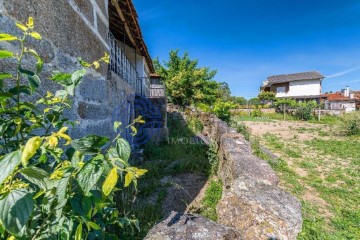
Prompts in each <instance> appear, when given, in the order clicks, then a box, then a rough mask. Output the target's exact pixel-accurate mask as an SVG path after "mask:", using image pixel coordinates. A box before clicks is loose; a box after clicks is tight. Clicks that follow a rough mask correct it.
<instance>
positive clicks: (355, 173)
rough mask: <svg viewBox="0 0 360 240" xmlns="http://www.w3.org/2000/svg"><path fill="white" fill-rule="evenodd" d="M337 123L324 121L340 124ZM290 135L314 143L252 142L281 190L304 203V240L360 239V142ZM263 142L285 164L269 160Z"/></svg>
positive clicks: (268, 137)
mask: <svg viewBox="0 0 360 240" xmlns="http://www.w3.org/2000/svg"><path fill="white" fill-rule="evenodd" d="M334 119H336V118H328V119H326V120H324V121H327V122H328V123H329V122H331V121H332V123H334V124H335V122H336V121H335V120H334ZM336 124H338V123H336ZM287 130H288V131H290V132H298V133H302V134H308V135H309V136H311V138H310V140H308V141H305V142H301V141H299V139H298V138H296V137H294V138H290V139H286V140H284V139H281V138H280V137H278V136H277V135H275V133H267V134H264V135H262V136H261V137H257V138H255V137H254V136H251V135H249V138H250V139H251V143H252V148H253V152H254V153H255V154H256V155H257V156H259V157H260V158H262V159H264V160H267V161H268V162H269V164H270V165H271V166H272V168H273V169H274V170H275V171H276V172H277V174H278V175H279V178H280V185H281V186H283V187H284V188H285V189H287V191H289V192H291V193H292V194H294V195H295V196H296V197H297V198H298V199H299V200H300V201H301V203H302V215H303V228H302V232H301V233H300V234H299V236H298V239H304V240H308V239H314V240H315V239H334V240H335V239H336V240H337V239H360V207H359V206H360V174H359V173H360V137H359V136H357V137H356V136H355V137H340V138H339V136H338V135H334V134H335V133H334V132H325V131H322V130H321V129H320V130H319V129H318V130H316V128H312V127H311V128H289V129H287ZM242 132H245V133H248V134H249V131H248V130H244V129H242ZM290 132H289V133H290ZM315 133H318V136H317V135H316V134H315ZM322 136H326V138H325V139H322V138H321V137H322ZM260 142H261V144H264V145H265V146H266V147H267V148H269V149H271V150H272V151H273V152H274V153H276V154H277V155H278V156H279V158H278V159H276V160H273V159H271V158H270V157H269V156H267V155H266V154H265V153H264V152H263V151H262V150H261V148H260ZM300 173H301V174H300Z"/></svg>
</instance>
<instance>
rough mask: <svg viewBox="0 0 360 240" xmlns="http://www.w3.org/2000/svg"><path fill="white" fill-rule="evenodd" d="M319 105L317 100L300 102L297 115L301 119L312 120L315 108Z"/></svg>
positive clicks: (297, 106)
mask: <svg viewBox="0 0 360 240" xmlns="http://www.w3.org/2000/svg"><path fill="white" fill-rule="evenodd" d="M316 107H317V103H316V102H315V101H308V102H298V103H297V104H296V112H295V115H296V117H297V118H298V119H300V120H305V121H307V120H310V119H311V118H312V115H313V110H314V108H316Z"/></svg>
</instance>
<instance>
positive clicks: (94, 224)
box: [87, 222, 101, 230]
mask: <svg viewBox="0 0 360 240" xmlns="http://www.w3.org/2000/svg"><path fill="white" fill-rule="evenodd" d="M87 224H88V225H89V226H90V227H91V228H92V229H94V230H101V227H100V226H99V225H97V224H96V223H94V222H88V223H87Z"/></svg>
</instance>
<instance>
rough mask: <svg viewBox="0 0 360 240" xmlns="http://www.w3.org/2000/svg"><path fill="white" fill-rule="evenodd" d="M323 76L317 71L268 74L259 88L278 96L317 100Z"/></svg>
mask: <svg viewBox="0 0 360 240" xmlns="http://www.w3.org/2000/svg"><path fill="white" fill-rule="evenodd" d="M324 78H325V77H324V76H323V75H321V73H319V72H317V71H312V72H301V73H292V74H282V75H275V76H269V77H267V79H266V80H265V81H264V82H263V85H262V86H261V87H260V90H262V91H271V92H274V93H276V97H279V98H281V97H283V98H293V99H296V100H299V101H301V100H319V99H320V95H321V91H322V80H323V79H324Z"/></svg>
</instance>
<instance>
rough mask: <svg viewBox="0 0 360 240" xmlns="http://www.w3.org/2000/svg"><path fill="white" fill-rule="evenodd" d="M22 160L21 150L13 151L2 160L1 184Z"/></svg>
mask: <svg viewBox="0 0 360 240" xmlns="http://www.w3.org/2000/svg"><path fill="white" fill-rule="evenodd" d="M20 162H21V152H20V151H14V152H11V153H9V154H7V155H5V157H3V158H2V159H1V160H0V184H2V183H3V182H4V180H5V179H6V178H7V177H8V176H10V174H12V173H13V172H14V170H15V169H16V167H17V166H19V164H20Z"/></svg>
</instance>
